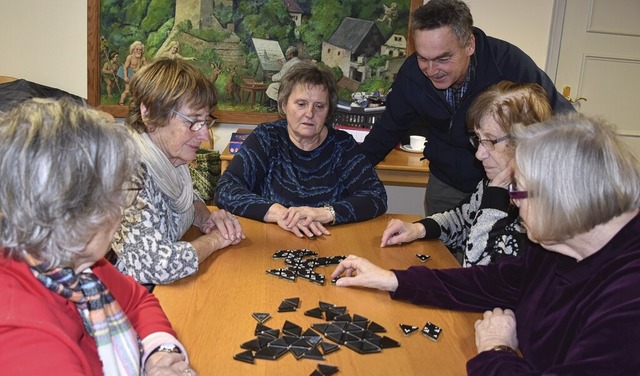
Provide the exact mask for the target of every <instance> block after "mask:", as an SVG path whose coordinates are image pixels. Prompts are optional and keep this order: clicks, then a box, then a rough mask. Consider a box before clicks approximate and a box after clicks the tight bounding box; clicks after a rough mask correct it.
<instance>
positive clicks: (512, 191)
mask: <svg viewBox="0 0 640 376" xmlns="http://www.w3.org/2000/svg"><path fill="white" fill-rule="evenodd" d="M508 191H509V198H510V199H512V200H523V199H525V198H528V197H529V191H519V190H518V187H517V186H516V185H515V183H511V184H509V188H508Z"/></svg>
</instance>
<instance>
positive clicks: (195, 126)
mask: <svg viewBox="0 0 640 376" xmlns="http://www.w3.org/2000/svg"><path fill="white" fill-rule="evenodd" d="M171 112H173V113H174V114H176V115H178V116H179V117H180V118H181V119H182V120H184V121H186V122H187V123H189V129H190V130H191V131H193V132H197V131H199V130H200V129H202V127H207V129H211V127H213V125H214V124H215V123H216V120H218V119H216V118H215V117H213V116H207V118H206V119H204V120H194V119H192V118H190V117H188V116H187V115H185V114H183V113H181V112H178V111H176V110H171Z"/></svg>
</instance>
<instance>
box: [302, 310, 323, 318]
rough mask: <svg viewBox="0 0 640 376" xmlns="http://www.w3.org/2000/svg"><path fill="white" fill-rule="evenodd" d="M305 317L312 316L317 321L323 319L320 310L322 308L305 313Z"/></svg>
mask: <svg viewBox="0 0 640 376" xmlns="http://www.w3.org/2000/svg"><path fill="white" fill-rule="evenodd" d="M304 314H305V316H311V317H315V318H317V319H321V318H323V317H322V310H320V308H311V309H310V310H308V311H305V312H304Z"/></svg>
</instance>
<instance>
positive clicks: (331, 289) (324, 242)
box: [154, 214, 480, 376]
mask: <svg viewBox="0 0 640 376" xmlns="http://www.w3.org/2000/svg"><path fill="white" fill-rule="evenodd" d="M390 218H401V219H403V220H406V221H413V220H416V219H418V217H417V216H413V215H388V214H387V215H383V216H381V217H379V218H376V219H373V220H370V221H366V222H361V223H355V224H348V225H340V226H335V227H331V228H330V230H331V235H330V236H326V237H322V238H319V239H315V240H311V239H298V238H297V237H295V236H294V235H293V234H291V233H289V232H286V231H284V230H282V229H280V228H279V227H278V226H277V225H275V224H265V223H261V222H257V221H252V220H248V219H244V218H241V223H242V225H243V228H244V230H245V233H246V235H247V238H246V239H245V240H243V241H242V242H241V243H240V244H238V245H236V246H231V247H227V248H225V249H223V250H221V251H219V252H217V253H215V254H214V255H213V256H211V257H210V258H209V259H207V260H206V261H205V262H204V263H202V264H201V266H200V270H199V272H198V274H197V275H196V276H192V277H189V278H185V279H184V280H181V281H178V282H176V283H173V284H171V285H165V286H157V287H156V289H155V291H154V293H155V294H156V296H157V297H158V299H159V300H160V303H161V305H162V307H163V308H164V310H165V312H166V313H167V315H168V317H169V319H170V320H171V323H172V324H173V327H174V328H175V330H176V332H177V333H178V338H179V339H180V340H181V341H182V343H183V344H184V345H185V346H186V348H187V349H188V352H189V357H190V359H191V362H192V365H193V367H194V368H195V369H196V370H197V371H198V372H199V374H200V375H310V374H311V372H313V370H314V369H316V367H317V365H318V364H319V363H321V364H330V365H335V366H338V367H339V369H340V373H339V374H338V375H349V376H358V375H362V376H374V375H463V374H465V363H466V361H467V360H468V359H469V358H471V357H473V356H474V355H475V354H476V349H475V342H474V329H473V324H474V322H475V320H477V319H478V318H479V317H480V315H479V314H472V313H463V312H453V311H447V310H440V309H434V308H428V307H423V306H415V305H412V304H409V303H406V302H400V301H394V300H391V299H390V298H389V295H388V293H386V292H381V291H375V290H369V289H359V288H346V287H336V286H334V285H332V284H330V274H331V272H332V271H333V270H334V269H335V266H329V267H325V268H320V267H317V268H316V269H315V271H316V272H318V273H321V274H324V275H325V276H326V278H327V281H326V282H325V284H324V285H323V286H320V285H318V284H314V283H311V282H309V281H306V280H303V279H300V277H298V279H297V281H296V282H288V281H286V280H283V279H279V278H277V277H273V276H270V275H268V274H266V270H268V269H273V268H282V267H285V264H284V262H283V260H281V259H272V255H273V253H275V252H276V251H277V250H280V249H298V248H307V249H310V250H313V251H316V252H317V253H318V254H319V257H321V256H335V255H348V254H356V255H360V256H364V257H367V258H368V259H370V260H371V261H373V262H374V263H376V264H378V265H380V266H382V267H385V268H395V269H405V268H407V267H409V266H411V265H421V262H420V261H419V260H418V259H417V258H416V256H415V255H416V253H423V254H428V255H430V256H431V258H430V259H429V260H428V261H427V262H426V263H425V265H428V266H429V267H432V268H445V267H458V266H459V264H457V262H456V261H455V259H454V258H453V257H452V256H451V254H450V253H449V251H448V250H447V249H446V248H445V247H444V246H443V245H442V243H440V242H439V241H419V242H414V243H411V244H405V245H403V246H397V247H391V248H380V247H379V243H380V236H381V234H382V231H383V229H384V228H385V226H386V223H387V221H388V220H389V219H390ZM193 233H195V232H193ZM193 233H192V234H188V235H189V236H193ZM293 297H299V298H300V307H299V309H298V310H297V311H296V312H282V313H279V312H278V307H279V306H280V304H281V302H282V301H283V299H286V298H293ZM320 301H323V302H327V303H332V304H335V305H339V306H346V307H347V313H349V314H351V315H353V314H354V313H356V314H359V315H361V316H365V317H367V318H368V319H370V320H371V321H374V322H376V323H378V324H380V325H382V326H383V327H385V328H386V330H387V332H386V333H381V334H382V335H386V336H388V337H390V338H392V339H394V340H396V341H399V342H400V343H401V346H400V347H398V348H388V349H383V350H382V351H381V352H379V353H374V354H366V355H362V354H358V353H356V352H354V351H352V350H351V349H348V348H347V347H345V346H342V348H341V349H340V350H338V351H336V352H333V353H330V354H328V355H327V356H326V359H325V360H323V361H316V360H312V359H304V358H302V359H301V360H296V359H295V357H294V356H293V355H292V354H285V355H283V356H282V357H280V358H279V359H277V360H274V361H272V360H264V359H256V360H255V363H254V364H248V363H243V362H240V361H237V360H234V359H233V356H234V355H235V354H238V353H240V352H242V351H244V350H243V349H241V348H240V345H241V344H242V343H245V342H247V341H249V340H251V339H253V338H255V335H254V330H255V328H256V325H257V321H256V320H255V319H254V318H253V317H252V316H251V315H252V313H254V312H265V313H270V314H271V315H272V317H271V319H269V320H268V321H266V322H265V323H264V324H265V325H267V326H268V327H270V328H273V329H280V330H282V327H283V324H284V323H285V321H286V320H288V321H290V322H293V323H295V324H297V325H299V326H301V327H302V328H303V331H304V330H306V329H307V328H309V327H310V325H311V324H312V323H325V322H326V321H324V320H322V319H318V318H313V317H309V316H305V315H304V312H305V311H307V310H310V309H312V308H315V307H318V305H319V302H320ZM427 321H431V322H433V323H435V324H436V325H438V326H440V327H441V328H442V329H443V331H442V336H441V338H440V339H439V340H438V342H434V341H432V340H430V339H428V338H427V337H425V336H424V335H422V334H421V333H420V332H419V331H418V332H414V333H413V334H411V335H409V336H406V337H405V336H404V335H403V334H402V332H401V330H400V328H399V324H400V323H403V324H410V325H416V326H418V327H419V328H420V329H422V327H423V326H424V325H425V323H426V322H427ZM323 340H324V341H329V342H331V341H330V340H328V339H326V338H324V339H323Z"/></svg>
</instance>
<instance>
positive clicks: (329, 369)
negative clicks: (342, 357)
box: [318, 364, 338, 376]
mask: <svg viewBox="0 0 640 376" xmlns="http://www.w3.org/2000/svg"><path fill="white" fill-rule="evenodd" d="M318 370H319V371H320V373H321V374H323V375H324V376H331V375H333V374H335V373H337V372H338V367H336V366H330V365H328V364H318Z"/></svg>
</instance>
